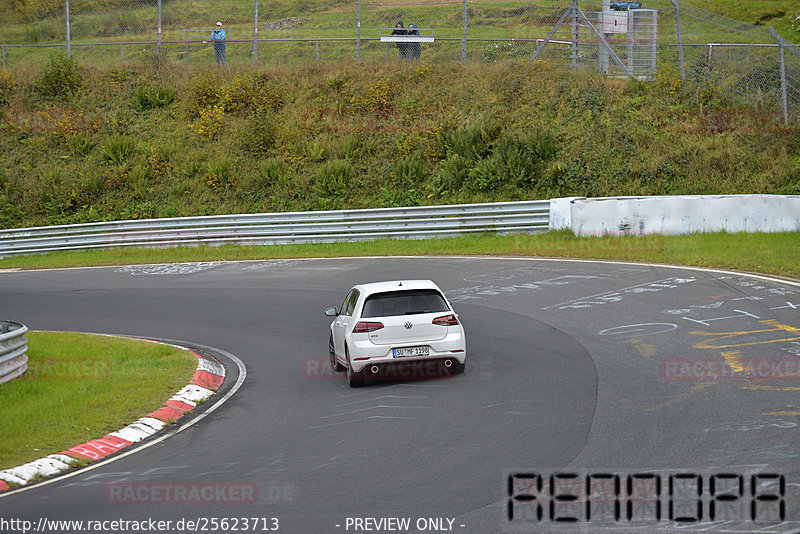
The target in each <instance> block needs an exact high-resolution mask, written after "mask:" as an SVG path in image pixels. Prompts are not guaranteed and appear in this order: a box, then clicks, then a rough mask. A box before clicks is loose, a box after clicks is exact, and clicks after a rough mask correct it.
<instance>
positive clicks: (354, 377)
mask: <svg viewBox="0 0 800 534" xmlns="http://www.w3.org/2000/svg"><path fill="white" fill-rule="evenodd" d="M344 353H345V356H346V357H347V383H348V384H350V387H351V388H357V387H361V386H363V385H364V374H363V373H356V372H354V371H353V364H352V362H350V351H348V350H347V348H345V349H344Z"/></svg>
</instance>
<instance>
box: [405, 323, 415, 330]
mask: <svg viewBox="0 0 800 534" xmlns="http://www.w3.org/2000/svg"><path fill="white" fill-rule="evenodd" d="M403 326H405V327H406V330H411V327H412V326H414V325H412V324H411V321H406V322H405V324H403Z"/></svg>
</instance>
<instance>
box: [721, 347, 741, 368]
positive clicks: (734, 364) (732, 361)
mask: <svg viewBox="0 0 800 534" xmlns="http://www.w3.org/2000/svg"><path fill="white" fill-rule="evenodd" d="M741 353H742V351H740V350H730V351H728V352H722V353H721V354H722V357H723V358H725V363H727V364H728V367H730V368H731V371H733V372H734V373H741V372H742V371H746V370H747V369H746V368H745V367H744V366H743V365H742V362H741V360H739V358H738V356H739V355H740V354H741Z"/></svg>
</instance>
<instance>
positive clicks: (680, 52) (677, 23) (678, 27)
mask: <svg viewBox="0 0 800 534" xmlns="http://www.w3.org/2000/svg"><path fill="white" fill-rule="evenodd" d="M670 1H671V2H672V5H673V6H674V7H675V29H676V30H677V32H678V63H680V65H681V85H684V86H685V85H686V64H685V63H684V61H683V30H682V29H681V8H680V6H679V5H678V2H677V0H670Z"/></svg>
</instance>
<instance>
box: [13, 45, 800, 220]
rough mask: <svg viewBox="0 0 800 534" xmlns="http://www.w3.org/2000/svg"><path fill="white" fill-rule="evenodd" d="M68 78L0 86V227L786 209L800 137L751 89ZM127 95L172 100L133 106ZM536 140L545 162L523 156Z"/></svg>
mask: <svg viewBox="0 0 800 534" xmlns="http://www.w3.org/2000/svg"><path fill="white" fill-rule="evenodd" d="M54 70H56V69H54ZM78 72H79V73H80V77H81V83H80V84H79V85H77V89H72V87H73V85H70V86H69V87H66V85H67V83H68V82H69V83H72V82H71V81H70V78H68V77H67V76H66V75H67V74H68V73H66V72H65V73H64V74H65V76H64V79H63V80H61V79H60V78H59V77H58V76H55V75H52V76H49V77H44V76H42V75H40V74H39V73H38V72H36V71H29V72H27V73H16V72H15V73H14V74H13V75H9V76H8V77H2V76H0V84H5V85H6V87H7V88H8V90H7V91H6V92H5V93H0V94H1V95H4V96H3V98H4V99H5V100H6V102H5V106H1V107H0V116H2V117H3V120H2V121H0V132H1V133H0V227H3V228H15V227H26V226H42V225H53V224H70V223H83V222H93V221H108V220H121V219H142V218H156V217H177V216H197V215H213V214H230V213H258V212H285V211H308V210H329V209H350V208H375V207H391V206H414V205H439V204H456V203H470V202H494V201H504V200H523V199H536V198H556V197H563V196H587V197H596V196H619V195H663V194H752V193H761V194H798V193H800V135H798V131H800V122H798V117H797V116H794V115H793V116H792V121H791V122H790V124H789V126H788V127H785V126H784V125H783V124H782V121H781V119H780V116H779V114H778V112H777V111H775V112H771V111H765V110H777V109H778V108H777V107H776V106H777V103H776V95H775V94H774V92H769V91H757V90H752V98H751V99H749V100H748V102H747V104H745V105H742V104H739V103H737V102H736V101H735V100H734V99H733V98H732V97H731V96H730V95H731V93H722V92H715V90H714V89H713V88H709V87H700V86H694V85H689V86H687V87H683V88H682V87H680V86H679V78H676V76H678V74H677V72H676V71H668V72H665V73H664V75H663V76H660V77H659V78H658V79H657V80H656V82H655V83H652V84H642V83H638V82H634V83H631V82H628V81H623V80H615V79H609V78H605V77H602V76H600V75H597V74H592V73H587V72H580V71H579V72H571V71H568V70H565V69H562V68H558V67H555V66H553V65H552V64H550V63H537V64H534V65H531V64H526V62H525V61H523V60H522V59H518V60H515V61H507V62H500V63H497V64H470V65H467V66H464V65H460V64H455V63H451V64H443V65H436V66H432V65H428V64H422V65H419V66H417V65H411V66H402V67H400V68H398V66H397V64H396V63H395V62H386V61H375V62H364V63H361V64H355V63H344V64H340V65H331V64H319V65H314V64H310V65H309V64H305V65H302V66H284V65H281V66H273V67H269V68H267V69H264V70H262V71H259V72H253V71H251V70H244V69H243V70H237V69H234V68H231V69H229V70H227V71H226V72H225V73H224V74H222V75H219V76H218V75H217V74H216V72H213V71H211V72H209V71H207V70H198V69H193V68H187V67H185V66H183V65H180V64H177V65H167V64H148V63H135V64H132V65H130V66H126V67H124V68H109V69H105V68H102V69H94V68H81V69H79V70H78ZM56 73H57V72H56ZM676 79H677V81H678V86H676V85H675V82H676ZM60 80H61V81H60ZM727 80H728V81H727V82H726V84H733V85H736V84H738V85H736V86H735V87H732V88H731V91H733V90H737V91H747V90H748V89H747V87H748V86H747V83H748V82H747V81H746V80H744V79H741V78H739V77H737V76H733V75H731V77H729V78H727ZM727 87H728V85H726V88H727ZM68 89H69V90H68ZM142 91H152V92H153V94H155V93H156V92H160V93H163V94H170V95H174V100H172V101H170V102H169V103H165V105H164V106H161V107H143V106H142V105H141V102H142V100H141V98H140V97H141V94H142ZM213 106H218V109H217V110H215V109H214V108H213ZM759 106H761V108H760V109H759ZM208 126H213V128H212V129H211V130H209V128H208ZM587 132H591V135H587ZM542 139H545V140H554V143H555V144H554V147H555V150H547V151H544V152H542V153H538V151H537V150H536V149H535V147H536V145H537V144H538V143H539V142H540V141H541V140H542ZM548 143H550V141H548Z"/></svg>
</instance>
